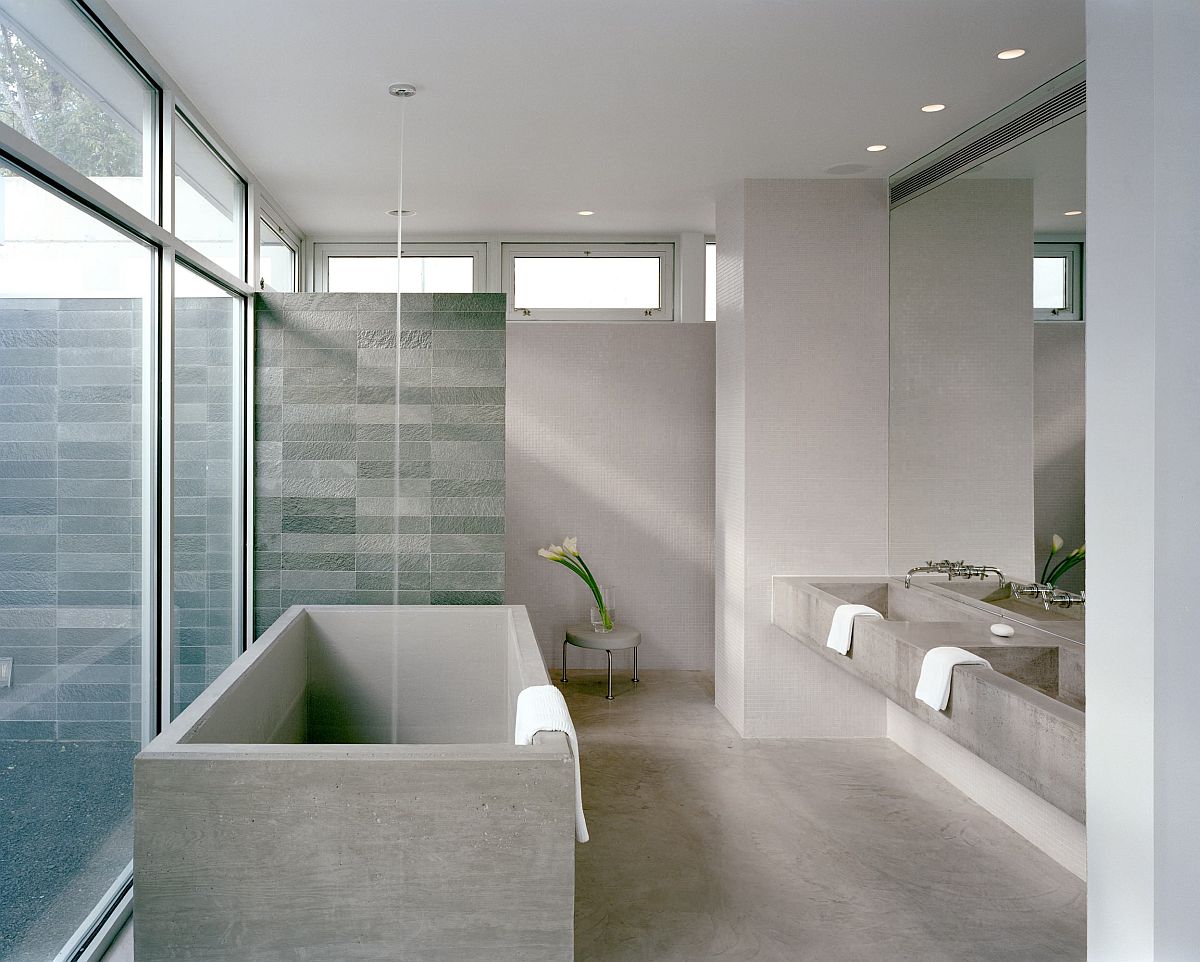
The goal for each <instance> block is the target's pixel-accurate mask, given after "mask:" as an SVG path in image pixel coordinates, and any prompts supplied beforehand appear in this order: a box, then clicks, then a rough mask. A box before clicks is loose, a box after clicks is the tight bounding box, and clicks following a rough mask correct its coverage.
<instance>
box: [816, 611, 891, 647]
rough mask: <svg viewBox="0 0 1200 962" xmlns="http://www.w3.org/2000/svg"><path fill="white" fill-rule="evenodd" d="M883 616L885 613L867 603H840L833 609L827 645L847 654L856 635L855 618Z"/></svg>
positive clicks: (826, 640)
mask: <svg viewBox="0 0 1200 962" xmlns="http://www.w3.org/2000/svg"><path fill="white" fill-rule="evenodd" d="M882 617H883V615H881V614H880V613H879V612H878V611H876V610H875V609H874V608H871V607H868V606H867V605H838V606H837V607H836V608H835V609H834V610H833V623H832V624H831V625H830V626H829V637H828V638H826V639H825V647H826V648H832V649H833V650H834V651H836V652H837V653H838V654H839V655H844V654H846V652H848V651H849V650H850V642H851V640H852V639H853V637H854V619H855V618H882Z"/></svg>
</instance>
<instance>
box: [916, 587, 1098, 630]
mask: <svg viewBox="0 0 1200 962" xmlns="http://www.w3.org/2000/svg"><path fill="white" fill-rule="evenodd" d="M939 587H942V588H945V589H947V590H948V591H953V592H954V593H955V594H960V595H965V596H966V597H968V598H974V599H975V600H976V601H982V602H985V603H987V604H989V605H993V606H994V607H996V608H1000V609H1002V610H1004V611H1011V612H1012V613H1013V614H1018V615H1022V616H1023V617H1025V618H1029V619H1032V620H1033V621H1059V622H1062V621H1079V622H1081V621H1083V620H1084V611H1085V609H1084V607H1083V606H1082V605H1072V606H1071V607H1070V608H1062V607H1059V606H1057V605H1055V606H1053V607H1051V608H1049V609H1047V608H1046V607H1045V606H1043V605H1042V603H1041V602H1040V601H1034V600H1033V599H1031V598H1016V597H1013V594H1012V588H1011V586H1010V585H1004V586H1002V587H1000V586H997V585H996V583H995V582H994V581H990V582H980V581H943V582H939Z"/></svg>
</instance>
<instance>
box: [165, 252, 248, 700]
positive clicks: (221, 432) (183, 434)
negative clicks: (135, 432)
mask: <svg viewBox="0 0 1200 962" xmlns="http://www.w3.org/2000/svg"><path fill="white" fill-rule="evenodd" d="M242 316H243V311H242V299H241V298H240V297H234V296H233V295H232V294H229V293H228V292H226V291H225V290H224V289H223V288H220V287H217V286H216V285H215V284H212V283H211V282H209V281H208V280H206V279H205V278H203V277H201V276H200V275H199V274H197V273H196V272H195V271H192V270H190V269H189V268H187V267H185V266H184V265H182V264H178V263H177V264H176V266H175V491H174V512H175V514H174V518H175V536H174V541H173V545H172V560H173V565H174V570H173V571H172V572H171V577H172V587H173V590H172V599H171V600H172V603H173V604H174V606H175V612H174V613H175V631H174V637H173V638H172V639H171V651H172V658H171V661H172V664H173V666H174V672H175V677H174V697H173V699H172V702H173V703H172V717H174V716H175V715H178V714H179V713H180V712H181V711H183V709H185V708H186V707H187V706H188V705H190V704H191V703H192V700H193V699H194V698H195V697H196V696H197V695H199V694H200V692H202V691H203V690H204V689H205V688H206V687H207V686H208V684H209V682H211V681H212V680H213V679H214V678H216V677H217V675H219V674H220V673H221V672H222V670H224V669H225V668H226V667H227V666H228V665H229V663H230V661H232V660H233V658H234V655H235V650H234V649H235V646H236V634H237V633H236V632H235V631H234V620H233V619H234V610H233V603H234V596H233V545H234V519H233V503H234V497H233V496H234V478H233V465H234V439H235V437H236V435H237V432H236V431H235V430H234V414H235V410H236V408H235V405H234V390H235V386H234V385H235V378H234V366H233V365H234V363H235V358H234V349H235V346H236V344H237V338H236V332H237V330H238V325H239V324H240V323H241V318H242Z"/></svg>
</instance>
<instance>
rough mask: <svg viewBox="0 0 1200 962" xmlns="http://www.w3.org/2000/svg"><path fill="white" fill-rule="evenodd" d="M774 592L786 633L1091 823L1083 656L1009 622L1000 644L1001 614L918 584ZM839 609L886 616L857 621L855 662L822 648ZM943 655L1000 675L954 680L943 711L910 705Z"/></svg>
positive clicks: (779, 584)
mask: <svg viewBox="0 0 1200 962" xmlns="http://www.w3.org/2000/svg"><path fill="white" fill-rule="evenodd" d="M772 593H773V611H774V613H773V618H772V620H773V622H774V624H775V625H777V626H778V627H779V628H781V629H782V630H783V631H785V632H787V633H788V634H789V635H791V636H792V637H793V638H796V639H797V640H798V641H800V642H801V643H803V644H804V645H806V646H808V647H809V648H811V649H812V650H813V651H815V652H817V653H818V654H819V655H820V656H821V657H822V658H825V659H826V660H827V661H830V662H832V663H833V664H835V665H837V666H838V667H839V668H841V669H842V670H844V671H848V672H850V673H851V674H853V675H856V676H857V677H859V678H860V679H862V680H863V681H864V682H866V683H867V684H868V685H870V686H871V687H873V688H875V689H877V690H878V691H880V692H882V693H883V694H884V695H886V696H887V697H888V698H889V699H891V700H892V701H893V702H895V703H896V704H897V705H899V706H900V707H902V708H903V709H905V710H906V711H907V712H909V713H910V714H912V715H914V716H916V717H917V718H918V719H920V720H921V721H923V722H925V723H926V724H928V725H930V726H931V727H933V728H935V729H936V730H938V731H940V732H942V733H943V734H945V735H946V736H948V737H949V738H951V739H953V740H954V741H956V742H958V743H959V744H960V745H962V746H964V747H965V748H967V749H968V750H970V751H971V752H973V753H974V754H975V755H977V756H978V757H980V758H981V759H983V760H984V761H986V762H987V763H988V764H990V765H992V766H993V767H995V768H997V769H999V770H1000V771H1002V772H1004V773H1005V774H1006V775H1008V776H1010V777H1011V778H1013V779H1014V780H1016V781H1017V782H1019V783H1020V784H1021V785H1024V786H1025V787H1026V788H1028V789H1029V790H1030V791H1032V792H1034V793H1035V794H1037V795H1038V796H1040V797H1041V798H1043V799H1045V800H1046V801H1048V802H1050V803H1051V804H1052V805H1054V806H1055V807H1056V808H1058V809H1059V810H1061V811H1063V812H1065V813H1066V814H1068V815H1070V816H1071V817H1072V818H1075V819H1077V820H1079V821H1083V820H1084V812H1085V809H1084V778H1083V771H1084V768H1083V766H1084V752H1083V747H1084V713H1083V710H1082V707H1083V646H1082V645H1080V644H1077V643H1075V642H1073V641H1071V640H1070V639H1067V638H1062V637H1058V636H1056V635H1053V634H1049V633H1047V632H1046V631H1043V630H1040V629H1038V628H1035V627H1032V626H1029V625H1026V624H1023V623H1021V622H1017V621H1012V620H1009V621H1007V623H1008V624H1010V625H1012V627H1013V629H1014V634H1013V636H1012V637H1011V638H1001V637H999V636H997V635H993V634H992V633H991V631H990V630H989V626H990V625H992V624H994V623H996V622H997V621H998V620H1000V617H999V615H1000V614H1002V612H999V613H998V614H997V615H993V614H991V613H990V612H988V611H986V610H984V609H983V608H979V607H974V606H973V605H972V604H968V603H967V602H965V601H960V600H957V599H955V598H953V597H951V596H948V595H946V594H943V593H940V592H931V591H927V590H925V589H924V588H923V587H919V586H917V585H916V584H914V586H913V587H912V588H910V589H906V588H905V587H904V582H903V580H901V579H894V578H878V579H865V578H798V577H782V576H781V577H776V578H775V579H774V584H773V589H772ZM840 604H866V605H870V606H871V607H872V608H874V609H875V610H877V611H879V612H880V613H881V614H882V615H883V616H884V619H883V620H878V619H858V621H857V622H856V624H855V628H854V644H853V646H852V647H851V649H850V653H849V655H840V654H838V653H837V652H835V651H833V650H832V649H830V648H827V647H826V646H825V640H826V637H827V636H828V633H829V626H830V623H831V621H832V620H833V613H834V610H835V609H836V608H837V606H838V605H840ZM942 645H953V646H957V647H959V648H966V649H969V650H971V651H974V652H976V653H978V654H980V655H982V656H983V657H984V658H987V659H988V660H989V661H990V662H991V663H992V666H993V668H994V669H995V670H991V671H989V670H988V669H984V668H961V669H956V670H955V673H954V685H953V688H952V689H951V695H950V703H949V705H948V706H947V709H946V711H944V712H940V711H935V710H933V709H931V708H930V707H929V706H927V705H925V704H924V703H922V702H919V701H917V700H916V698H915V697H914V696H913V691H914V690H915V689H916V686H917V679H918V678H919V677H920V673H921V662H922V659H923V658H924V656H925V653H926V652H927V651H928V650H929V649H931V648H936V647H939V646H942Z"/></svg>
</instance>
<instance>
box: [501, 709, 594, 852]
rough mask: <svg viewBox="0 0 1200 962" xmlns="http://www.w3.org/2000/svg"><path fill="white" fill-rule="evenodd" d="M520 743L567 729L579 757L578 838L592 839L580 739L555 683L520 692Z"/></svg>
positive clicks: (576, 759) (577, 777)
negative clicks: (586, 817) (585, 815)
mask: <svg viewBox="0 0 1200 962" xmlns="http://www.w3.org/2000/svg"><path fill="white" fill-rule="evenodd" d="M516 727H517V744H518V745H532V744H533V736H534V735H536V734H537V733H538V732H563V733H564V734H565V735H566V736H567V742H568V743H569V744H570V746H571V754H572V755H573V756H574V758H575V841H577V842H586V841H587V840H588V830H587V822H585V821H584V820H583V785H582V783H581V782H580V780H579V738H578V736H576V734H575V724H574V722H572V721H571V713H570V712H569V711H568V710H567V700H566V699H565V698H563V696H562V692H561V691H559V690H558V689H557V688H555V687H554V686H553V685H534V686H532V687H530V688H526V689H524V690H523V691H522V692H521V693H520V694H519V695H517V726H516Z"/></svg>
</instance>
